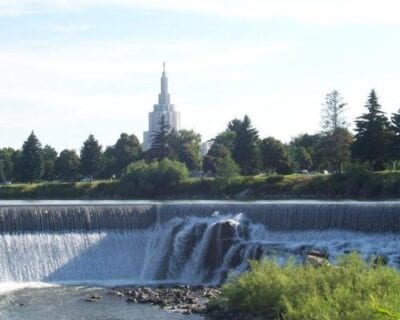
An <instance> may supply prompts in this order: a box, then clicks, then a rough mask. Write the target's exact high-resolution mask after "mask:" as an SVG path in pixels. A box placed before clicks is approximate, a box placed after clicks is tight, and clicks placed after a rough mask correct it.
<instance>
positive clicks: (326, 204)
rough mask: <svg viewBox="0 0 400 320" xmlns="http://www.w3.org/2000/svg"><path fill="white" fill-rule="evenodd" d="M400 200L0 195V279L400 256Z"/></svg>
mask: <svg viewBox="0 0 400 320" xmlns="http://www.w3.org/2000/svg"><path fill="white" fill-rule="evenodd" d="M399 240H400V202H397V201H391V202H357V201H342V202H334V201H255V202H233V201H226V202H224V201H172V202H146V201H136V202H135V201H133V202H126V201H121V202H119V201H118V202H117V201H115V202H113V201H99V202H96V201H87V202H84V201H59V202H57V201H56V202H50V201H47V202H46V201H37V202H35V201H31V202H23V201H22V202H19V201H0V282H3V283H10V282H12V283H30V282H44V283H56V284H85V285H91V284H96V285H118V284H146V285H149V284H159V283H188V284H199V283H202V284H215V283H219V282H221V281H223V280H224V279H226V277H227V276H229V275H230V274H235V273H239V272H243V271H245V270H246V269H247V268H248V261H249V260H251V259H261V258H265V257H269V258H274V259H277V260H278V261H285V259H287V258H288V257H289V256H294V257H296V258H297V259H298V260H299V261H301V259H302V258H303V257H304V255H306V254H307V252H308V250H312V249H318V250H322V251H325V252H327V253H328V254H329V255H330V257H331V258H332V259H335V257H336V256H337V255H340V254H345V253H349V252H352V251H357V252H359V253H360V254H361V255H362V256H363V257H364V258H365V259H369V258H371V257H373V256H374V255H378V254H379V255H385V256H386V257H387V258H388V261H389V264H390V265H393V266H396V267H397V266H398V265H399V262H400V241H399Z"/></svg>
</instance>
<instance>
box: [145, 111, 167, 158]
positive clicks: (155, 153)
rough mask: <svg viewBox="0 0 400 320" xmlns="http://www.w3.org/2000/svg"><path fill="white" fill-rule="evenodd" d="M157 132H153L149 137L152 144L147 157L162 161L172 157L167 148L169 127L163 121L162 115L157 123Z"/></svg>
mask: <svg viewBox="0 0 400 320" xmlns="http://www.w3.org/2000/svg"><path fill="white" fill-rule="evenodd" d="M158 125H159V128H160V129H159V131H154V132H153V134H152V135H151V137H152V144H151V148H150V150H149V151H148V155H149V157H150V159H152V160H162V159H164V158H168V157H170V156H171V155H172V149H171V147H170V146H169V135H170V129H171V126H170V125H169V124H168V123H167V121H166V120H165V117H164V115H163V116H162V117H161V119H160V121H159V122H158Z"/></svg>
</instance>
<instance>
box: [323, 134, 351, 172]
mask: <svg viewBox="0 0 400 320" xmlns="http://www.w3.org/2000/svg"><path fill="white" fill-rule="evenodd" d="M352 143H353V135H352V134H351V133H350V131H349V130H347V129H345V128H337V129H336V130H335V131H334V132H331V133H327V134H326V135H325V136H324V137H323V139H322V140H321V144H320V152H321V154H322V157H323V161H322V162H323V163H324V164H325V165H326V166H327V169H330V170H332V171H335V172H342V171H343V167H344V164H346V163H348V162H349V161H350V159H351V150H350V148H351V145H352Z"/></svg>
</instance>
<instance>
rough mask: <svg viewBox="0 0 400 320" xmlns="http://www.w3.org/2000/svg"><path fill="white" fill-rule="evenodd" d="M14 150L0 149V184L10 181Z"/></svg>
mask: <svg viewBox="0 0 400 320" xmlns="http://www.w3.org/2000/svg"><path fill="white" fill-rule="evenodd" d="M14 152H15V151H14V149H12V148H3V149H0V182H5V181H11V180H12V178H13V171H14V161H13V155H14Z"/></svg>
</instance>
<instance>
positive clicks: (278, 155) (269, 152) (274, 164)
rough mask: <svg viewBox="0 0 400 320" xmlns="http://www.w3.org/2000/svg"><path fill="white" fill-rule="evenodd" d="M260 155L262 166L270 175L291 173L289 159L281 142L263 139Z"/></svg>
mask: <svg viewBox="0 0 400 320" xmlns="http://www.w3.org/2000/svg"><path fill="white" fill-rule="evenodd" d="M260 155H261V162H262V165H263V167H264V168H265V169H266V170H267V171H268V172H269V173H272V172H276V173H279V174H288V173H290V171H291V170H290V167H289V157H288V154H287V151H286V148H285V146H284V145H283V143H282V142H281V141H279V140H277V139H274V138H272V137H268V138H265V139H263V140H262V141H261V143H260Z"/></svg>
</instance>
